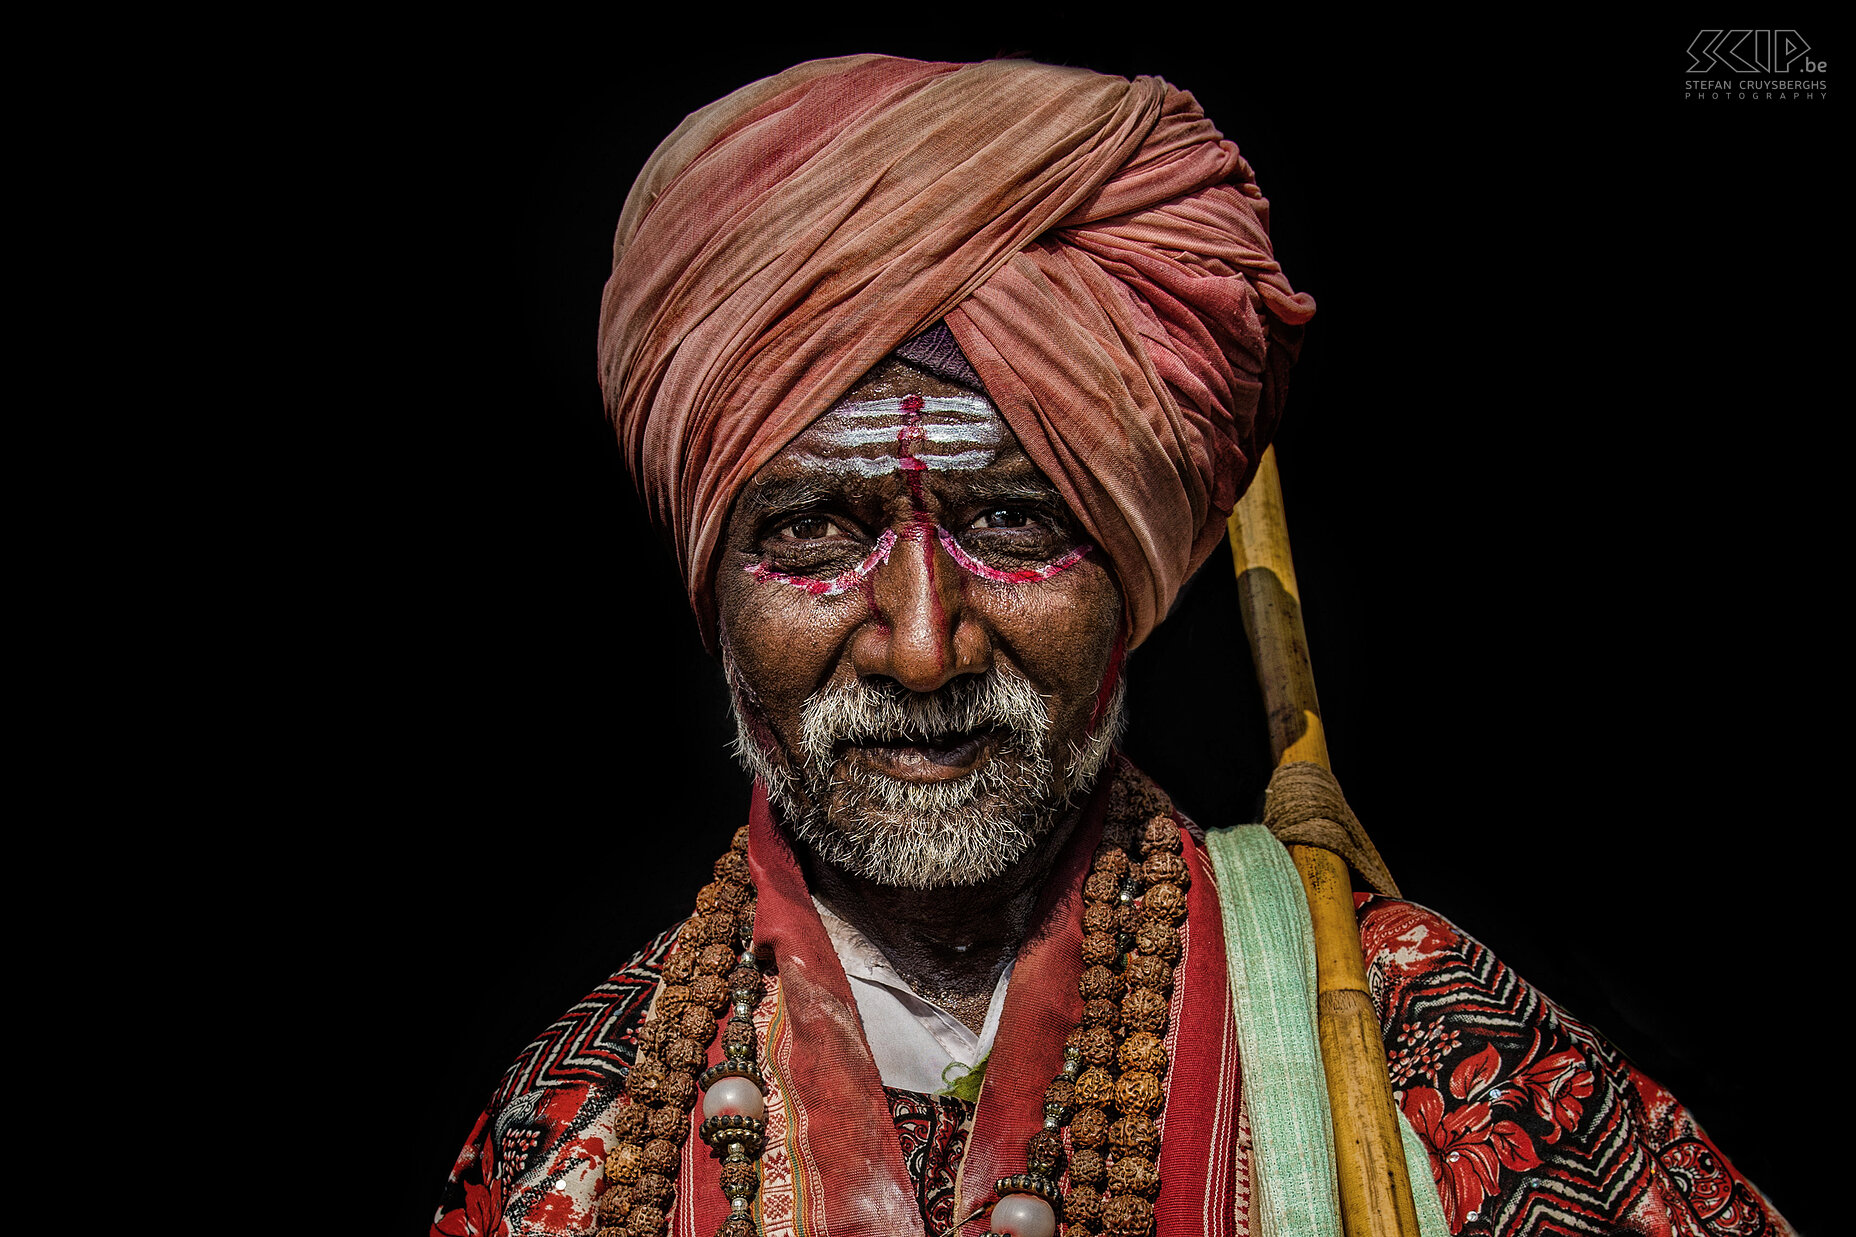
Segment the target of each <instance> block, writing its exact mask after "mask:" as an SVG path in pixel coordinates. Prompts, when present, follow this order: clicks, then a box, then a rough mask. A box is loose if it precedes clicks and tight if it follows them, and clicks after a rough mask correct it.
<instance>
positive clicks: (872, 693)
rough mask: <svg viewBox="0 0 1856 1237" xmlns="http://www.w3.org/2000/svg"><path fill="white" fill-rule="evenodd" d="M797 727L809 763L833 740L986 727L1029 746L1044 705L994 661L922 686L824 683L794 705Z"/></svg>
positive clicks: (827, 752)
mask: <svg viewBox="0 0 1856 1237" xmlns="http://www.w3.org/2000/svg"><path fill="white" fill-rule="evenodd" d="M800 727H801V732H800V746H801V748H802V749H803V751H804V756H805V759H806V760H807V761H808V762H814V761H816V762H817V764H815V766H814V767H820V766H822V765H829V764H830V763H831V758H832V751H833V749H834V748H836V747H837V746H838V745H839V744H844V743H850V744H857V745H862V744H881V743H931V742H934V741H936V740H939V739H945V738H949V737H952V736H957V735H971V734H974V733H977V732H980V731H987V730H1005V731H1007V732H1009V733H1010V734H1011V735H1012V736H1013V737H1014V739H1015V740H1017V742H1018V744H1020V745H1022V746H1023V747H1024V749H1025V750H1027V751H1032V752H1035V751H1040V750H1042V748H1043V745H1044V740H1045V737H1046V736H1047V735H1048V734H1049V732H1050V707H1049V705H1047V704H1046V703H1045V700H1044V697H1043V696H1042V695H1040V694H1039V693H1038V691H1037V689H1036V688H1034V687H1033V686H1032V685H1031V684H1030V682H1029V681H1027V680H1026V679H1024V678H1021V677H1020V676H1018V675H1016V674H1013V673H1009V672H1005V671H1001V670H1000V669H998V668H997V667H995V668H993V669H992V670H989V671H987V672H986V673H985V674H983V675H967V676H963V677H962V678H959V679H955V680H954V681H953V682H951V683H949V684H947V685H946V686H945V687H943V688H941V689H940V690H939V691H935V692H931V693H926V694H923V693H917V692H911V691H908V690H906V689H904V688H901V687H900V686H899V685H896V684H893V683H892V684H887V685H885V684H879V683H876V682H871V681H868V680H861V679H860V680H858V681H857V682H855V683H851V684H846V685H844V686H841V687H831V688H826V689H823V690H821V691H819V692H816V693H814V694H813V695H812V697H811V698H810V699H808V700H807V701H806V702H805V704H804V705H803V706H801V709H800Z"/></svg>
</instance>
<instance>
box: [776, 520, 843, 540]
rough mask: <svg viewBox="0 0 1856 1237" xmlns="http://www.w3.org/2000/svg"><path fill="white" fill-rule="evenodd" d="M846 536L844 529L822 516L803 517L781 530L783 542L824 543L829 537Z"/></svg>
mask: <svg viewBox="0 0 1856 1237" xmlns="http://www.w3.org/2000/svg"><path fill="white" fill-rule="evenodd" d="M844 535H845V534H844V530H843V529H842V528H839V527H838V526H837V524H836V523H834V522H833V521H831V520H828V519H826V518H825V517H824V516H822V515H807V516H801V517H800V518H798V519H797V520H794V521H793V522H792V523H790V524H788V525H786V526H785V527H784V528H782V529H780V539H781V540H782V541H823V540H825V539H826V538H828V537H842V536H844Z"/></svg>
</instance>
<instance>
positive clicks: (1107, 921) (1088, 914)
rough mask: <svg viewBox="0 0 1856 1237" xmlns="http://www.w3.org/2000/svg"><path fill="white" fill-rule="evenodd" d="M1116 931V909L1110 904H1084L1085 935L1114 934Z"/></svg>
mask: <svg viewBox="0 0 1856 1237" xmlns="http://www.w3.org/2000/svg"><path fill="white" fill-rule="evenodd" d="M1114 930H1115V908H1114V906H1113V905H1111V904H1110V903H1108V902H1085V903H1083V935H1084V936H1085V937H1086V936H1088V935H1089V934H1090V933H1091V932H1113V931H1114Z"/></svg>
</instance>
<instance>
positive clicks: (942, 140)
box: [599, 56, 1314, 647]
mask: <svg viewBox="0 0 1856 1237" xmlns="http://www.w3.org/2000/svg"><path fill="white" fill-rule="evenodd" d="M1313 313H1314V302H1313V301H1312V300H1311V299H1310V298H1309V297H1307V296H1306V295H1303V294H1298V293H1297V292H1295V291H1294V290H1293V289H1292V288H1290V286H1289V283H1288V280H1287V279H1285V278H1284V277H1283V273H1282V270H1281V268H1280V267H1278V266H1277V264H1276V261H1275V258H1274V257H1273V256H1272V254H1271V251H1270V239H1269V204H1268V203H1267V202H1266V201H1265V200H1264V198H1263V195H1262V194H1261V193H1260V192H1259V191H1258V189H1257V186H1256V181H1255V179H1254V177H1253V176H1252V174H1251V170H1250V165H1249V164H1248V163H1246V162H1245V161H1244V159H1243V157H1242V156H1241V155H1239V154H1238V151H1237V147H1236V146H1235V145H1233V144H1232V143H1230V142H1228V141H1226V140H1224V138H1223V137H1222V136H1221V135H1220V134H1219V132H1218V130H1217V129H1216V128H1215V127H1213V125H1212V123H1211V121H1209V120H1207V119H1206V117H1205V114H1204V113H1203V112H1202V111H1200V110H1199V105H1198V103H1197V102H1196V101H1194V99H1193V97H1192V96H1191V95H1190V94H1187V93H1185V92H1183V91H1180V90H1176V89H1174V88H1173V87H1172V86H1170V85H1168V84H1167V83H1166V82H1164V81H1162V80H1160V79H1159V78H1155V77H1141V78H1136V79H1135V80H1133V81H1127V80H1125V79H1122V78H1118V77H1106V76H1103V75H1101V74H1098V73H1092V72H1088V71H1086V70H1081V69H1067V68H1057V67H1053V66H1050V65H1042V64H1033V63H1030V62H1027V61H1014V60H998V61H988V62H985V63H981V64H933V63H925V62H922V61H915V60H899V59H895V58H892V57H886V56H846V57H843V58H840V59H835V60H815V61H812V62H810V63H807V64H802V65H799V66H797V67H795V68H791V69H788V70H787V71H786V72H784V73H781V74H779V75H777V76H774V77H769V78H766V79H765V80H763V81H758V82H755V83H754V84H752V85H750V86H745V87H743V88H742V89H740V90H737V91H736V92H735V93H733V94H731V95H729V96H728V97H727V98H725V99H722V100H720V101H718V102H716V103H712V104H710V105H709V106H708V107H705V108H703V109H702V110H701V111H698V112H696V113H694V114H692V115H691V116H690V117H689V118H688V119H686V120H685V121H684V122H683V123H682V124H681V125H680V126H678V128H677V130H676V132H674V133H672V134H671V135H670V136H669V137H668V138H666V139H665V140H664V142H663V144H662V145H660V146H659V147H658V148H657V151H656V153H654V154H653V155H652V156H651V160H650V162H649V163H647V164H646V165H645V168H644V171H643V172H641V173H640V174H639V176H638V179H637V181H636V183H634V184H633V186H632V190H631V193H630V195H629V196H628V197H627V198H626V200H625V210H624V213H623V215H622V216H621V217H620V219H619V229H618V235H617V237H616V238H615V240H614V242H613V261H612V277H611V279H610V280H609V281H608V282H607V284H606V291H605V298H604V302H603V304H602V305H601V307H600V323H599V376H600V386H601V389H602V390H603V391H604V393H605V401H606V409H607V413H608V415H610V416H611V418H612V421H613V424H614V426H615V427H616V429H617V431H618V436H619V442H620V445H621V447H622V449H623V451H624V454H625V460H626V464H627V466H628V467H629V468H630V469H631V471H632V475H633V477H634V478H635V479H636V480H637V483H638V486H639V489H640V491H641V492H642V493H643V495H644V498H645V502H646V505H647V507H648V508H649V510H650V513H651V517H652V519H653V520H655V521H656V522H657V523H658V524H659V525H660V526H661V527H662V528H664V529H665V530H667V531H668V533H669V535H670V538H671V541H672V542H673V544H674V545H675V547H676V550H677V554H678V558H679V560H680V563H681V566H682V570H683V578H684V580H685V582H686V583H687V585H688V588H689V594H690V601H691V604H692V605H693V606H694V607H695V609H696V613H697V616H698V619H699V620H700V621H701V623H702V626H703V634H704V638H705V639H706V640H707V641H708V642H709V643H710V645H711V647H713V646H714V643H715V617H714V614H715V608H714V601H713V597H712V582H713V575H714V570H715V559H716V555H717V553H718V552H719V550H720V548H721V545H722V534H723V528H724V525H725V524H726V522H727V519H728V513H729V508H730V504H731V503H732V502H733V501H734V498H735V496H736V495H737V494H739V493H740V492H741V490H742V488H743V487H744V486H745V485H746V484H747V483H748V481H749V480H750V479H751V478H752V477H753V476H754V473H755V472H756V471H757V470H758V469H759V468H760V467H761V466H762V465H763V464H765V463H766V462H767V461H768V460H770V459H772V458H773V457H774V456H775V455H777V454H779V452H780V451H781V450H782V449H783V448H784V447H785V446H786V444H787V443H789V442H791V441H792V440H793V438H795V437H796V436H797V435H798V434H799V433H800V432H801V431H803V430H804V429H805V427H806V426H807V425H808V424H809V423H810V422H811V421H812V420H813V419H814V418H816V417H817V416H819V414H820V413H822V412H824V411H825V410H826V409H827V408H829V407H830V406H831V405H832V404H833V403H834V402H835V401H836V400H838V399H839V398H840V397H842V396H843V395H844V393H845V392H846V391H848V390H849V389H850V388H851V387H852V386H853V385H855V384H856V382H857V380H858V379H859V378H861V377H862V376H863V375H864V374H865V373H866V372H868V371H869V370H870V369H871V368H872V367H874V366H875V365H876V364H878V363H879V362H880V361H882V360H883V358H884V357H885V356H887V355H888V354H889V353H891V352H892V351H893V350H894V349H895V348H896V347H897V346H898V345H899V344H902V343H903V342H904V341H906V340H908V339H910V338H911V337H913V336H915V335H917V334H919V333H920V332H922V331H923V330H926V329H928V328H930V327H932V326H934V324H936V323H937V322H942V321H945V323H946V324H947V326H948V328H949V329H950V330H951V331H952V332H953V335H954V338H955V339H956V340H957V341H958V343H959V345H960V348H961V350H962V351H963V352H964V353H965V354H966V356H967V359H968V360H969V361H970V362H971V363H972V366H973V368H974V369H975V370H976V371H977V372H978V374H979V377H980V379H981V381H982V382H983V383H984V384H985V387H986V392H987V394H988V395H989V396H991V398H992V400H993V402H994V404H996V405H997V406H998V408H999V412H1000V414H1001V415H1002V416H1003V417H1004V418H1005V420H1006V423H1007V424H1008V425H1010V426H1011V427H1012V430H1013V431H1014V432H1015V433H1016V434H1017V435H1018V439H1019V441H1020V442H1021V443H1022V444H1023V445H1024V448H1025V451H1026V452H1027V453H1028V454H1029V455H1030V457H1031V458H1032V460H1033V461H1034V462H1035V463H1036V464H1037V465H1038V466H1039V467H1040V468H1041V469H1042V470H1043V471H1044V473H1045V475H1046V476H1048V477H1049V478H1050V480H1051V482H1052V483H1053V484H1054V485H1055V486H1056V487H1057V489H1058V491H1059V492H1060V493H1061V494H1062V495H1063V498H1064V500H1065V501H1066V502H1067V503H1068V504H1069V506H1070V509H1071V511H1072V512H1074V513H1075V515H1076V517H1077V519H1078V520H1079V521H1080V522H1081V524H1082V526H1083V527H1084V528H1085V529H1086V530H1087V532H1088V534H1089V537H1090V538H1091V539H1092V540H1093V541H1094V542H1095V544H1096V545H1098V546H1100V547H1101V548H1102V550H1103V551H1104V552H1105V553H1106V554H1107V555H1108V557H1109V559H1110V561H1111V562H1112V563H1113V565H1114V568H1115V572H1116V575H1117V577H1118V578H1119V579H1120V582H1121V586H1122V591H1123V594H1124V595H1125V597H1126V598H1127V606H1128V618H1129V623H1130V635H1131V639H1132V640H1133V641H1134V642H1136V643H1138V642H1139V641H1140V640H1142V639H1144V638H1145V637H1146V635H1147V633H1148V632H1149V631H1151V630H1152V629H1153V627H1154V625H1155V624H1156V623H1158V622H1159V621H1160V620H1161V619H1162V618H1164V617H1165V615H1166V612H1167V608H1168V606H1169V605H1171V603H1172V600H1173V597H1174V595H1175V594H1176V593H1177V592H1178V591H1179V589H1180V587H1181V586H1182V585H1183V584H1184V583H1185V581H1186V579H1187V577H1188V576H1190V575H1191V573H1192V572H1193V570H1194V569H1196V568H1197V567H1198V565H1199V564H1200V563H1202V562H1203V561H1204V560H1205V558H1206V557H1207V556H1208V555H1209V554H1210V553H1211V551H1212V549H1213V547H1214V546H1216V545H1217V543H1218V540H1219V537H1220V535H1221V534H1222V532H1223V527H1224V520H1225V517H1226V515H1227V514H1228V513H1229V512H1230V510H1231V507H1232V505H1233V504H1234V503H1235V502H1236V501H1237V497H1238V495H1239V494H1240V493H1241V492H1242V490H1243V487H1244V486H1245V485H1247V484H1248V483H1249V479H1250V476H1251V474H1252V473H1253V472H1254V471H1255V470H1256V466H1257V461H1258V458H1259V456H1260V455H1261V453H1262V450H1263V447H1264V446H1265V445H1266V444H1267V443H1268V441H1269V439H1270V436H1271V434H1272V433H1273V432H1274V431H1275V427H1276V423H1277V421H1278V419H1279V417H1280V415H1281V411H1282V401H1283V396H1284V393H1285V390H1286V388H1287V385H1288V374H1289V366H1290V364H1291V362H1292V361H1293V360H1294V358H1295V353H1296V350H1297V348H1298V346H1299V343H1300V337H1301V328H1302V324H1303V323H1305V322H1307V321H1308V319H1309V317H1310V316H1311V315H1312V314H1313Z"/></svg>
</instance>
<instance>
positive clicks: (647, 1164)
mask: <svg viewBox="0 0 1856 1237" xmlns="http://www.w3.org/2000/svg"><path fill="white" fill-rule="evenodd" d="M682 1158H683V1152H682V1151H681V1150H680V1149H679V1148H678V1147H677V1144H675V1143H673V1142H671V1141H670V1140H669V1139H668V1138H653V1139H652V1140H651V1141H650V1142H648V1143H646V1144H645V1145H644V1159H643V1161H642V1164H643V1168H644V1171H645V1172H647V1173H662V1174H663V1175H664V1176H666V1177H669V1176H674V1175H675V1174H676V1171H677V1164H678V1162H679V1161H680V1160H682ZM640 1180H642V1178H640Z"/></svg>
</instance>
